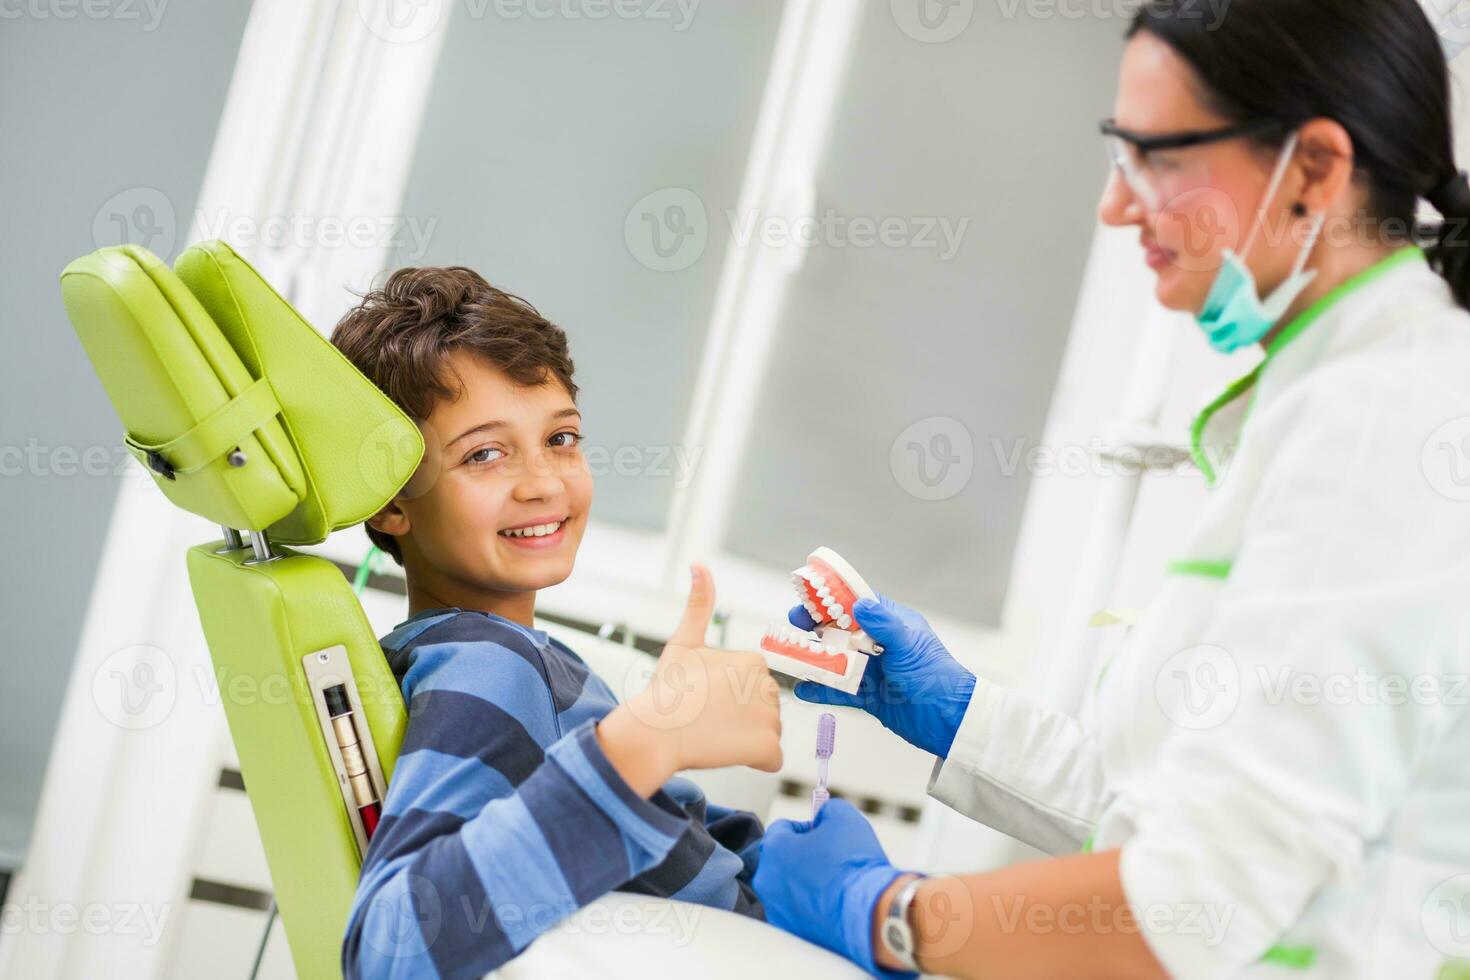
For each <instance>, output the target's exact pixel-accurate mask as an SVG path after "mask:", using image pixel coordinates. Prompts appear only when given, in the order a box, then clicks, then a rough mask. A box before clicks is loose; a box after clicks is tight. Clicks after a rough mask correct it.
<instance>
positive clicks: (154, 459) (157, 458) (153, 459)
mask: <svg viewBox="0 0 1470 980" xmlns="http://www.w3.org/2000/svg"><path fill="white" fill-rule="evenodd" d="M148 468H149V469H150V470H152V471H153V472H155V473H157V474H158V475H160V476H165V477H168V478H169V479H170V480H172V479H174V468H173V467H172V466H170V465H169V461H168V460H166V459H164V458H163V453H161V452H159V451H158V450H156V449H150V450H148Z"/></svg>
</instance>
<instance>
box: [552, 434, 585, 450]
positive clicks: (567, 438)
mask: <svg viewBox="0 0 1470 980" xmlns="http://www.w3.org/2000/svg"><path fill="white" fill-rule="evenodd" d="M547 441H548V442H549V443H550V444H551V445H552V446H555V447H556V448H557V449H570V448H571V447H572V446H575V445H577V444H578V443H579V442H581V441H582V433H580V432H572V431H570V430H569V431H567V432H558V433H557V434H556V435H554V436H552V437H551V438H550V439H549V440H547Z"/></svg>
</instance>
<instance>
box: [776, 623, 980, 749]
mask: <svg viewBox="0 0 1470 980" xmlns="http://www.w3.org/2000/svg"><path fill="white" fill-rule="evenodd" d="M878 599H879V601H878V602H874V601H873V600H871V599H860V600H858V603H857V605H856V607H854V609H853V615H854V616H855V617H856V618H857V622H858V625H859V626H861V627H862V628H863V631H864V632H865V633H867V634H868V635H869V636H871V637H872V638H873V639H874V641H876V642H877V643H878V644H880V645H881V646H882V647H883V653H882V654H880V655H879V656H876V657H872V658H870V659H869V660H868V669H867V671H866V672H865V673H864V674H863V679H862V683H861V684H860V685H859V687H858V692H857V694H856V695H852V694H844V693H843V692H841V691H836V690H833V689H832V688H830V687H823V686H822V685H820V684H815V683H812V682H811V681H803V682H801V683H800V684H797V685H796V696H797V697H799V698H801V699H802V700H803V701H810V702H812V703H813V704H833V705H838V706H841V707H849V708H861V709H863V710H864V711H866V712H867V713H868V714H870V715H872V716H873V717H875V718H877V719H878V720H879V721H881V722H882V723H883V727H884V728H887V729H888V730H889V731H891V732H894V733H896V734H897V735H898V736H899V737H900V738H902V739H903V740H904V741H906V742H908V743H909V744H911V745H915V746H917V747H919V748H921V749H923V750H924V751H926V752H932V753H934V754H935V755H937V756H939V757H940V758H941V759H943V758H945V757H947V756H948V755H949V749H950V746H952V745H953V744H954V736H955V732H957V731H959V727H960V722H961V721H963V720H964V717H965V709H966V708H968V707H969V706H970V695H972V694H974V693H975V675H974V674H972V673H970V672H969V671H968V670H966V669H965V668H964V667H963V666H962V665H961V664H960V662H959V661H958V660H956V659H955V658H954V657H953V656H952V655H951V654H950V652H949V651H948V650H946V649H945V648H944V644H943V643H941V642H939V637H937V636H935V635H934V630H933V629H931V628H930V626H929V623H928V621H927V620H925V619H924V617H923V616H920V615H919V614H918V613H916V612H914V611H913V610H912V609H910V608H908V607H907V606H901V605H899V604H898V603H896V602H894V601H893V600H892V599H890V598H888V597H887V596H884V595H880V596H879V597H878ZM790 619H791V625H793V626H795V627H796V628H797V629H803V630H810V629H812V628H813V626H814V624H813V622H812V618H811V616H809V615H808V614H807V611H806V609H805V608H803V607H801V606H796V607H795V608H793V609H792V610H791V613H790Z"/></svg>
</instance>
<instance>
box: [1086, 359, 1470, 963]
mask: <svg viewBox="0 0 1470 980" xmlns="http://www.w3.org/2000/svg"><path fill="white" fill-rule="evenodd" d="M1373 367H1374V368H1375V370H1373V371H1371V372H1370V371H1368V370H1366V369H1361V370H1360V368H1359V367H1355V366H1351V365H1335V366H1334V367H1332V368H1331V369H1324V370H1323V372H1322V373H1323V375H1324V377H1322V378H1311V379H1307V380H1305V381H1303V382H1302V383H1301V386H1300V390H1297V391H1295V392H1288V393H1283V395H1282V396H1281V397H1280V398H1279V399H1277V400H1276V401H1275V402H1274V403H1273V404H1272V405H1271V406H1270V408H1269V410H1266V409H1263V410H1262V412H1261V414H1260V415H1259V416H1258V417H1256V418H1254V419H1252V420H1251V421H1250V422H1249V426H1250V427H1255V428H1257V430H1258V431H1257V432H1255V433H1252V432H1250V431H1249V429H1248V430H1247V433H1246V438H1247V439H1250V438H1251V437H1252V435H1255V436H1257V437H1258V442H1257V445H1256V447H1255V448H1256V449H1259V450H1262V451H1261V452H1259V453H1258V454H1256V456H1255V458H1254V459H1251V460H1249V461H1248V460H1247V459H1246V457H1245V455H1244V454H1243V455H1242V456H1241V457H1240V458H1238V459H1237V461H1236V463H1235V464H1234V465H1236V466H1247V465H1250V466H1259V467H1261V469H1260V470H1259V473H1260V481H1259V483H1258V492H1257V493H1256V494H1255V495H1254V497H1253V498H1252V501H1251V503H1250V505H1249V510H1248V511H1247V513H1246V515H1245V522H1244V536H1243V539H1242V545H1241V548H1240V551H1239V553H1238V554H1237V555H1236V557H1235V560H1234V564H1233V568H1232V570H1231V573H1230V575H1229V576H1228V578H1227V580H1226V581H1225V582H1223V583H1211V584H1203V583H1202V584H1201V587H1215V588H1221V589H1223V593H1222V595H1221V597H1220V599H1221V601H1220V604H1219V605H1218V606H1217V607H1216V610H1217V611H1216V614H1215V619H1214V621H1213V622H1209V623H1202V624H1201V628H1200V630H1199V633H1198V642H1199V644H1200V645H1199V647H1198V648H1195V647H1187V648H1186V649H1185V650H1184V651H1181V652H1180V654H1179V655H1176V657H1175V658H1174V659H1171V660H1170V661H1168V662H1166V663H1165V664H1164V665H1163V669H1161V670H1160V671H1159V674H1160V676H1163V675H1164V671H1165V670H1168V671H1170V674H1169V677H1170V678H1171V679H1174V680H1180V679H1181V675H1180V671H1181V670H1182V671H1183V675H1182V679H1184V680H1188V681H1189V685H1186V686H1192V688H1193V692H1194V695H1193V696H1194V697H1195V700H1194V701H1193V702H1191V703H1192V704H1194V705H1195V706H1196V707H1199V706H1202V705H1204V704H1205V702H1204V701H1203V700H1200V698H1202V697H1211V698H1220V699H1223V701H1216V702H1212V706H1211V707H1210V708H1209V710H1207V711H1202V712H1200V711H1183V710H1181V707H1182V702H1165V701H1160V702H1159V703H1160V706H1161V710H1163V711H1164V714H1165V715H1166V716H1168V718H1169V721H1170V722H1171V724H1170V725H1169V726H1168V734H1167V735H1166V736H1165V737H1164V741H1163V744H1162V745H1161V746H1160V747H1159V761H1158V765H1157V766H1156V767H1154V768H1153V769H1152V770H1151V771H1152V776H1151V777H1150V778H1149V779H1146V780H1143V781H1141V784H1140V785H1131V786H1129V787H1126V788H1125V789H1124V790H1123V791H1121V792H1120V794H1119V804H1120V806H1119V809H1120V810H1122V811H1125V812H1128V813H1129V814H1131V819H1132V821H1133V823H1134V828H1133V833H1132V834H1131V835H1130V836H1128V837H1127V839H1126V840H1125V841H1124V842H1123V845H1122V854H1121V858H1120V860H1121V864H1120V868H1121V877H1122V884H1123V888H1124V891H1125V893H1126V895H1127V898H1128V900H1129V903H1130V905H1131V906H1132V907H1133V909H1134V912H1135V914H1136V915H1137V916H1138V918H1139V921H1140V924H1141V926H1142V931H1143V935H1144V936H1145V938H1146V940H1147V942H1148V943H1149V945H1150V948H1151V949H1152V950H1153V952H1154V953H1155V955H1156V956H1157V957H1158V959H1159V960H1160V962H1161V963H1162V964H1163V966H1164V967H1165V969H1166V970H1168V971H1169V972H1170V973H1171V974H1172V975H1175V976H1183V977H1225V976H1233V975H1235V974H1237V973H1238V972H1239V971H1241V970H1242V969H1244V968H1246V967H1248V966H1250V965H1251V964H1253V963H1254V962H1256V961H1257V960H1259V959H1260V958H1261V957H1262V956H1263V955H1264V954H1266V953H1267V951H1268V950H1270V949H1271V948H1272V947H1273V946H1274V945H1276V944H1277V943H1278V942H1279V941H1280V940H1281V937H1282V936H1283V934H1284V933H1285V932H1287V930H1289V929H1290V928H1291V927H1292V925H1293V924H1294V923H1295V922H1296V921H1297V920H1298V919H1299V918H1300V916H1301V915H1302V913H1303V911H1304V910H1305V909H1306V907H1307V905H1308V903H1309V902H1310V900H1311V899H1312V896H1313V894H1314V893H1315V892H1316V891H1317V890H1318V889H1319V888H1321V887H1322V886H1324V885H1326V884H1328V883H1329V882H1339V883H1343V884H1346V885H1351V884H1352V882H1353V881H1354V880H1355V879H1356V878H1357V876H1358V875H1359V874H1360V872H1361V871H1362V865H1363V861H1364V844H1365V841H1371V840H1374V839H1378V838H1381V836H1382V835H1383V834H1384V833H1385V832H1386V830H1387V829H1388V827H1389V822H1390V820H1391V819H1392V816H1393V814H1394V813H1395V810H1396V807H1397V805H1398V803H1399V801H1401V800H1402V799H1403V797H1404V795H1405V792H1406V789H1407V787H1408V785H1409V781H1410V779H1411V773H1412V770H1413V765H1414V760H1415V759H1416V757H1417V756H1418V755H1419V754H1420V753H1421V752H1422V751H1423V748H1424V746H1425V744H1426V742H1427V741H1428V740H1429V739H1431V738H1432V737H1434V736H1433V734H1432V733H1433V732H1434V731H1436V730H1437V729H1438V728H1439V727H1440V722H1441V720H1442V718H1443V715H1442V712H1443V704H1442V703H1437V702H1439V701H1442V700H1443V699H1442V698H1440V697H1439V696H1438V695H1430V696H1427V697H1425V696H1422V695H1420V696H1416V695H1415V694H1414V685H1415V684H1420V685H1421V687H1422V685H1423V683H1424V680H1425V679H1428V680H1429V681H1430V682H1444V681H1446V680H1447V679H1448V678H1449V677H1450V676H1452V675H1453V672H1455V671H1460V672H1463V671H1464V669H1465V663H1464V654H1463V653H1457V652H1456V651H1457V650H1458V651H1464V650H1465V649H1466V647H1465V639H1466V630H1465V613H1464V610H1465V607H1466V601H1465V597H1466V596H1467V595H1470V577H1467V559H1470V504H1466V503H1463V502H1457V501H1455V500H1452V499H1451V498H1450V497H1449V496H1447V495H1446V494H1445V493H1444V492H1443V488H1439V489H1436V487H1435V485H1434V481H1433V480H1432V479H1429V478H1428V474H1427V473H1426V470H1425V468H1424V464H1423V459H1422V453H1423V452H1424V450H1425V447H1426V445H1427V443H1428V440H1429V438H1430V436H1431V433H1433V432H1434V431H1435V430H1436V428H1437V427H1439V426H1441V425H1443V424H1444V423H1445V422H1447V421H1450V420H1452V419H1454V418H1455V416H1456V414H1459V415H1461V416H1463V415H1464V414H1465V406H1464V405H1462V404H1461V405H1458V407H1457V405H1456V400H1455V399H1453V398H1451V397H1449V396H1448V393H1447V392H1446V389H1445V386H1444V385H1443V384H1442V383H1438V382H1436V381H1435V380H1433V379H1431V378H1424V377H1420V378H1417V379H1416V378H1415V377H1414V372H1413V367H1412V364H1404V365H1403V366H1402V367H1403V369H1402V370H1395V369H1394V367H1395V366H1394V365H1391V364H1390V365H1385V364H1383V363H1382V362H1379V363H1378V364H1376V365H1373ZM1228 478H1229V476H1228V475H1227V479H1228ZM1181 658H1182V659H1181ZM1457 660H1458V663H1456V661H1457ZM1166 687H1167V685H1166ZM1440 690H1441V693H1443V692H1444V691H1445V690H1447V689H1445V688H1441V689H1440ZM1182 696H1183V693H1181V697H1182ZM1171 707H1172V710H1171ZM1105 836H1106V834H1105V833H1104V832H1100V834H1099V846H1100V847H1102V846H1106V842H1105V840H1103V838H1104V837H1105Z"/></svg>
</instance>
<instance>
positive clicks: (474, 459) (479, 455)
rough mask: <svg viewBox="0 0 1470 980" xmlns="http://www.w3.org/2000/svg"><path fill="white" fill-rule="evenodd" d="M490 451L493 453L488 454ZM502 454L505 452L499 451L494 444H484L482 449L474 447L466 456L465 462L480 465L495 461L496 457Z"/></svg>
mask: <svg viewBox="0 0 1470 980" xmlns="http://www.w3.org/2000/svg"><path fill="white" fill-rule="evenodd" d="M492 453H493V454H494V455H490V454H492ZM504 455H505V453H503V452H501V451H500V450H499V449H496V448H495V447H494V446H485V447H484V448H482V449H476V450H475V451H474V452H472V453H470V454H469V455H468V456H466V457H465V462H466V463H477V464H480V465H489V464H490V463H493V462H495V461H496V460H497V459H499V458H500V457H501V456H504Z"/></svg>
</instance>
